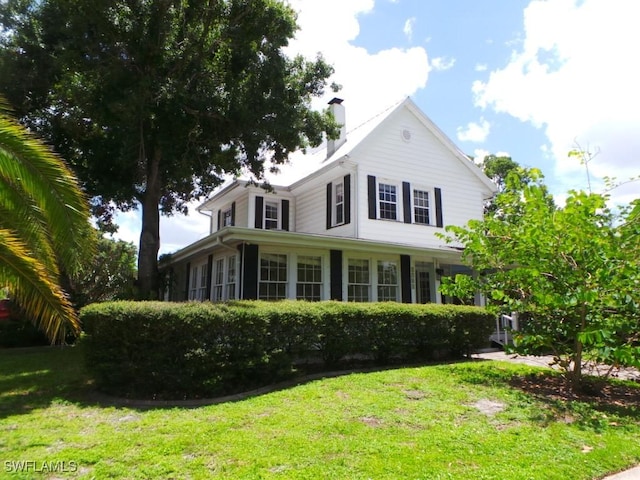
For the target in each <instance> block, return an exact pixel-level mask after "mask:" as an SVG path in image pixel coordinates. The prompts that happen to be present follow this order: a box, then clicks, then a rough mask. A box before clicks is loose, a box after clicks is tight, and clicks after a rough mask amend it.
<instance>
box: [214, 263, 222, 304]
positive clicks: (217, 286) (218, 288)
mask: <svg viewBox="0 0 640 480" xmlns="http://www.w3.org/2000/svg"><path fill="white" fill-rule="evenodd" d="M214 272H215V273H214V277H213V279H214V280H213V301H214V302H221V301H222V300H224V298H223V297H222V285H223V283H224V258H219V259H218V260H216V263H215V270H214Z"/></svg>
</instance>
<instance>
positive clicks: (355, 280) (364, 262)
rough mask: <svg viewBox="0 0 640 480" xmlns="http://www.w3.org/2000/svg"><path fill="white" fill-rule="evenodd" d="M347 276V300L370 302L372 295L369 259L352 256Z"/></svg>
mask: <svg viewBox="0 0 640 480" xmlns="http://www.w3.org/2000/svg"><path fill="white" fill-rule="evenodd" d="M347 276H348V279H347V280H348V282H347V300H348V301H350V302H368V301H369V298H370V297H371V294H370V291H371V272H370V271H369V260H368V259H361V258H350V259H349V264H348V272H347Z"/></svg>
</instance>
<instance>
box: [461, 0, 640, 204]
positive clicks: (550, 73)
mask: <svg viewBox="0 0 640 480" xmlns="http://www.w3.org/2000/svg"><path fill="white" fill-rule="evenodd" d="M638 18H640V2H637V1H636V0H617V1H615V2H612V1H610V0H583V1H581V2H578V1H576V0H556V1H554V2H546V1H541V0H534V1H532V2H531V3H530V4H529V6H528V7H527V8H526V9H525V11H524V27H525V31H524V38H523V41H522V42H521V43H520V46H519V47H518V49H517V50H515V51H514V52H513V54H512V57H511V59H510V61H509V63H508V64H507V65H506V66H505V67H504V68H502V69H499V70H495V71H493V72H491V74H490V77H489V80H488V81H486V82H481V81H476V82H475V83H474V84H473V92H474V94H475V99H476V104H477V105H478V106H480V107H483V108H492V109H493V110H495V111H498V112H505V113H508V114H510V115H512V116H513V117H515V118H518V119H520V120H522V121H524V122H530V123H531V124H533V125H535V126H536V127H538V128H541V129H543V130H544V133H545V134H546V136H547V139H548V142H549V145H550V150H549V151H550V153H551V154H552V156H553V158H554V159H555V162H556V168H555V172H545V173H546V174H547V178H548V179H549V178H550V177H551V176H554V177H555V178H556V179H557V180H558V181H559V183H562V185H561V187H560V188H561V189H562V188H564V189H567V188H576V187H577V188H586V183H585V181H584V178H585V177H584V167H583V166H581V165H580V164H579V162H578V161H577V160H576V159H569V158H568V157H567V152H568V151H569V150H570V149H572V148H573V147H574V145H575V142H576V141H578V143H580V144H581V145H583V146H586V145H589V146H590V147H591V148H593V149H598V150H599V151H600V152H601V153H600V155H599V156H598V157H597V158H596V159H595V160H594V161H593V162H592V163H591V165H590V170H591V173H592V174H593V175H594V176H596V177H602V176H604V175H609V176H611V175H615V176H617V177H619V178H620V179H624V178H627V177H630V176H634V175H638V174H639V173H640V162H639V161H638V153H637V152H640V136H638V131H640V95H638V85H640V64H639V62H638V60H637V58H638V57H637V45H639V44H640V29H638V28H637V25H636V24H637V19H638ZM612 172H613V173H612ZM614 193H615V195H616V197H617V199H618V200H621V201H628V200H629V199H631V198H633V196H635V197H638V196H640V184H639V183H638V182H636V183H635V184H628V185H626V186H625V187H624V188H621V189H620V190H619V191H616V192H614Z"/></svg>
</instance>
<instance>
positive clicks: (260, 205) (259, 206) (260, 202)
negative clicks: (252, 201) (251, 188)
mask: <svg viewBox="0 0 640 480" xmlns="http://www.w3.org/2000/svg"><path fill="white" fill-rule="evenodd" d="M263 210H264V198H262V197H256V211H255V217H256V222H255V227H256V228H262V215H263Z"/></svg>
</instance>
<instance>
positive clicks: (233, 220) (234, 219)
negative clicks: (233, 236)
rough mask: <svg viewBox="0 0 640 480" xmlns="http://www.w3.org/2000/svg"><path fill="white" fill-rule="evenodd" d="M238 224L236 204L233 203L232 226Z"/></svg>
mask: <svg viewBox="0 0 640 480" xmlns="http://www.w3.org/2000/svg"><path fill="white" fill-rule="evenodd" d="M235 224H236V202H231V226H232V227H233V226H235Z"/></svg>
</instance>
